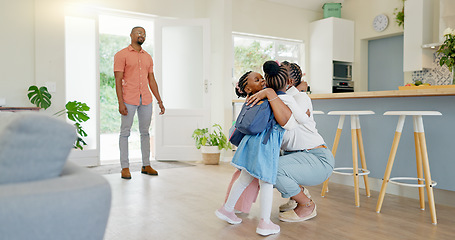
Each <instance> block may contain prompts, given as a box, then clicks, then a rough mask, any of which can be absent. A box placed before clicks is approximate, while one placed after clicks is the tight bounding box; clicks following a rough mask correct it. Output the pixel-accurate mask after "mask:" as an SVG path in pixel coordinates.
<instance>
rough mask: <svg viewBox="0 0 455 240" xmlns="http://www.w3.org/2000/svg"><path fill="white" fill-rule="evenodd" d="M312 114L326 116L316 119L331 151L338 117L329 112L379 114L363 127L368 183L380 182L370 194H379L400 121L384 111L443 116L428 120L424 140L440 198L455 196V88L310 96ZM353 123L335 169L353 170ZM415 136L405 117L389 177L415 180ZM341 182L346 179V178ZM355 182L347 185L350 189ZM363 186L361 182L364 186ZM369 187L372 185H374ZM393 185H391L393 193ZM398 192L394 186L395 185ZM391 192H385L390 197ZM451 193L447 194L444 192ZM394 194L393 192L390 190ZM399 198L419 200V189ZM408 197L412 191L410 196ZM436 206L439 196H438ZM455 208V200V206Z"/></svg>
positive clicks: (366, 120) (346, 128) (345, 129)
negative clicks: (351, 138) (454, 173)
mask: <svg viewBox="0 0 455 240" xmlns="http://www.w3.org/2000/svg"><path fill="white" fill-rule="evenodd" d="M309 96H310V97H311V99H312V101H313V107H314V110H320V111H323V112H325V113H326V114H325V115H315V116H314V118H315V120H316V123H317V128H318V130H319V132H320V133H321V135H322V136H323V137H324V139H325V141H326V143H327V145H328V146H329V147H330V148H331V147H332V145H333V141H334V137H335V133H336V129H337V124H338V117H337V116H329V115H327V113H328V112H329V111H341V110H372V111H374V112H375V113H376V114H375V115H369V116H362V117H361V119H360V124H361V128H362V135H363V141H364V145H365V146H364V147H365V155H366V161H367V166H368V169H369V170H370V171H371V173H370V175H369V176H370V177H371V178H375V179H376V180H377V181H376V182H375V181H372V182H375V183H373V184H372V185H373V186H372V190H376V191H379V189H380V183H381V182H382V178H383V176H384V171H385V169H386V165H387V160H388V157H389V153H390V149H391V146H392V141H393V137H394V134H395V130H396V124H397V121H398V117H396V116H384V115H383V114H384V112H386V111H392V110H393V111H400V110H403V111H413V110H421V111H439V112H441V113H442V116H424V117H423V122H424V127H425V136H426V143H427V149H428V158H429V161H430V168H431V176H432V179H433V180H435V181H436V182H437V183H438V184H437V186H435V189H436V190H442V191H439V194H440V195H446V196H448V197H452V199H453V197H454V196H455V195H454V194H455V192H454V191H455V178H454V177H453V172H454V171H455V126H454V125H455V86H453V87H452V86H449V87H447V88H437V86H435V87H433V88H421V89H420V88H415V90H393V91H377V92H352V93H332V94H310V95H309ZM350 134H351V132H350V119H346V120H345V122H344V126H343V132H342V136H341V139H340V144H339V145H338V151H337V154H336V166H337V167H342V166H351V165H352V152H351V140H350ZM416 171H417V170H416V164H415V150H414V132H413V122H412V118H411V117H407V118H406V120H405V125H404V128H403V133H402V136H401V140H400V143H399V146H398V151H397V154H396V158H395V163H394V167H393V170H392V174H391V176H392V177H393V176H416ZM343 178H347V177H346V176H343ZM349 182H351V184H352V179H346V184H349ZM360 182H361V183H362V181H360ZM370 185H371V183H370ZM391 185H393V184H389V188H390V187H391ZM394 186H396V185H394ZM389 188H388V189H387V190H388V192H389ZM444 190H448V191H444ZM391 191H392V192H393V191H394V190H391ZM395 191H396V192H395V193H396V194H399V195H405V196H406V195H407V194H411V195H415V196H411V197H417V189H414V188H411V191H410V192H409V193H405V194H403V192H402V191H403V190H402V189H399V187H397V189H395ZM406 191H408V190H406ZM435 198H436V202H437V203H438V202H440V201H438V192H436V197H435ZM452 202H453V200H452Z"/></svg>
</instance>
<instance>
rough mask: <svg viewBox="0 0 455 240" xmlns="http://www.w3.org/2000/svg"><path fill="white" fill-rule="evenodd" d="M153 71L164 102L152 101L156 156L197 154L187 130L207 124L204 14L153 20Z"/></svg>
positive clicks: (184, 157) (181, 158) (180, 158)
mask: <svg viewBox="0 0 455 240" xmlns="http://www.w3.org/2000/svg"><path fill="white" fill-rule="evenodd" d="M155 24H156V25H155V57H154V64H155V66H154V71H155V78H156V80H157V83H158V86H159V89H160V95H161V98H162V100H163V102H164V106H165V107H166V113H165V114H164V115H158V113H159V107H158V105H157V104H156V102H154V106H153V107H154V118H155V159H156V160H158V161H161V160H178V161H185V160H186V161H189V160H193V161H194V160H200V159H201V154H200V152H199V150H197V149H196V147H195V145H194V140H193V139H192V138H191V135H192V133H193V131H194V129H196V128H202V127H210V126H209V124H210V80H209V73H210V71H209V70H210V69H209V67H210V66H209V58H210V55H209V54H210V34H209V21H208V19H185V20H157V21H156V23H155Z"/></svg>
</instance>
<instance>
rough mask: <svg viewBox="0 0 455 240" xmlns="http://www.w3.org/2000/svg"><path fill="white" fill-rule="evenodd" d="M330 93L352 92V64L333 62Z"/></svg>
mask: <svg viewBox="0 0 455 240" xmlns="http://www.w3.org/2000/svg"><path fill="white" fill-rule="evenodd" d="M332 79H333V84H332V92H333V93H340V92H354V82H353V81H352V64H351V63H350V62H339V61H333V77H332Z"/></svg>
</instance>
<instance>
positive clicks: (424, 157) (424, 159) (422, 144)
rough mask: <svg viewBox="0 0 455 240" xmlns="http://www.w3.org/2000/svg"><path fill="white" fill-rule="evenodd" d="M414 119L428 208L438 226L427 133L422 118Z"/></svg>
mask: <svg viewBox="0 0 455 240" xmlns="http://www.w3.org/2000/svg"><path fill="white" fill-rule="evenodd" d="M414 118H416V122H417V128H418V129H417V130H418V133H417V134H418V135H419V143H420V150H421V152H422V164H423V172H424V175H425V187H426V189H427V196H428V206H429V207H430V212H431V221H432V223H433V224H437V223H438V221H437V219H436V207H435V203H434V195H433V186H432V180H431V174H430V164H429V162H428V152H427V143H426V140H425V131H424V129H423V120H422V116H414Z"/></svg>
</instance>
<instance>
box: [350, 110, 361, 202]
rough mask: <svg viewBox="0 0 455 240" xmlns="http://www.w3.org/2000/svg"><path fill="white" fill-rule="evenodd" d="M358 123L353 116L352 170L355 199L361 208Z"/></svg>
mask: <svg viewBox="0 0 455 240" xmlns="http://www.w3.org/2000/svg"><path fill="white" fill-rule="evenodd" d="M356 128H357V123H356V116H355V115H351V145H352V168H353V174H352V175H353V177H354V195H355V196H354V197H355V206H356V207H360V196H359V163H358V158H357V129H356Z"/></svg>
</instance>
